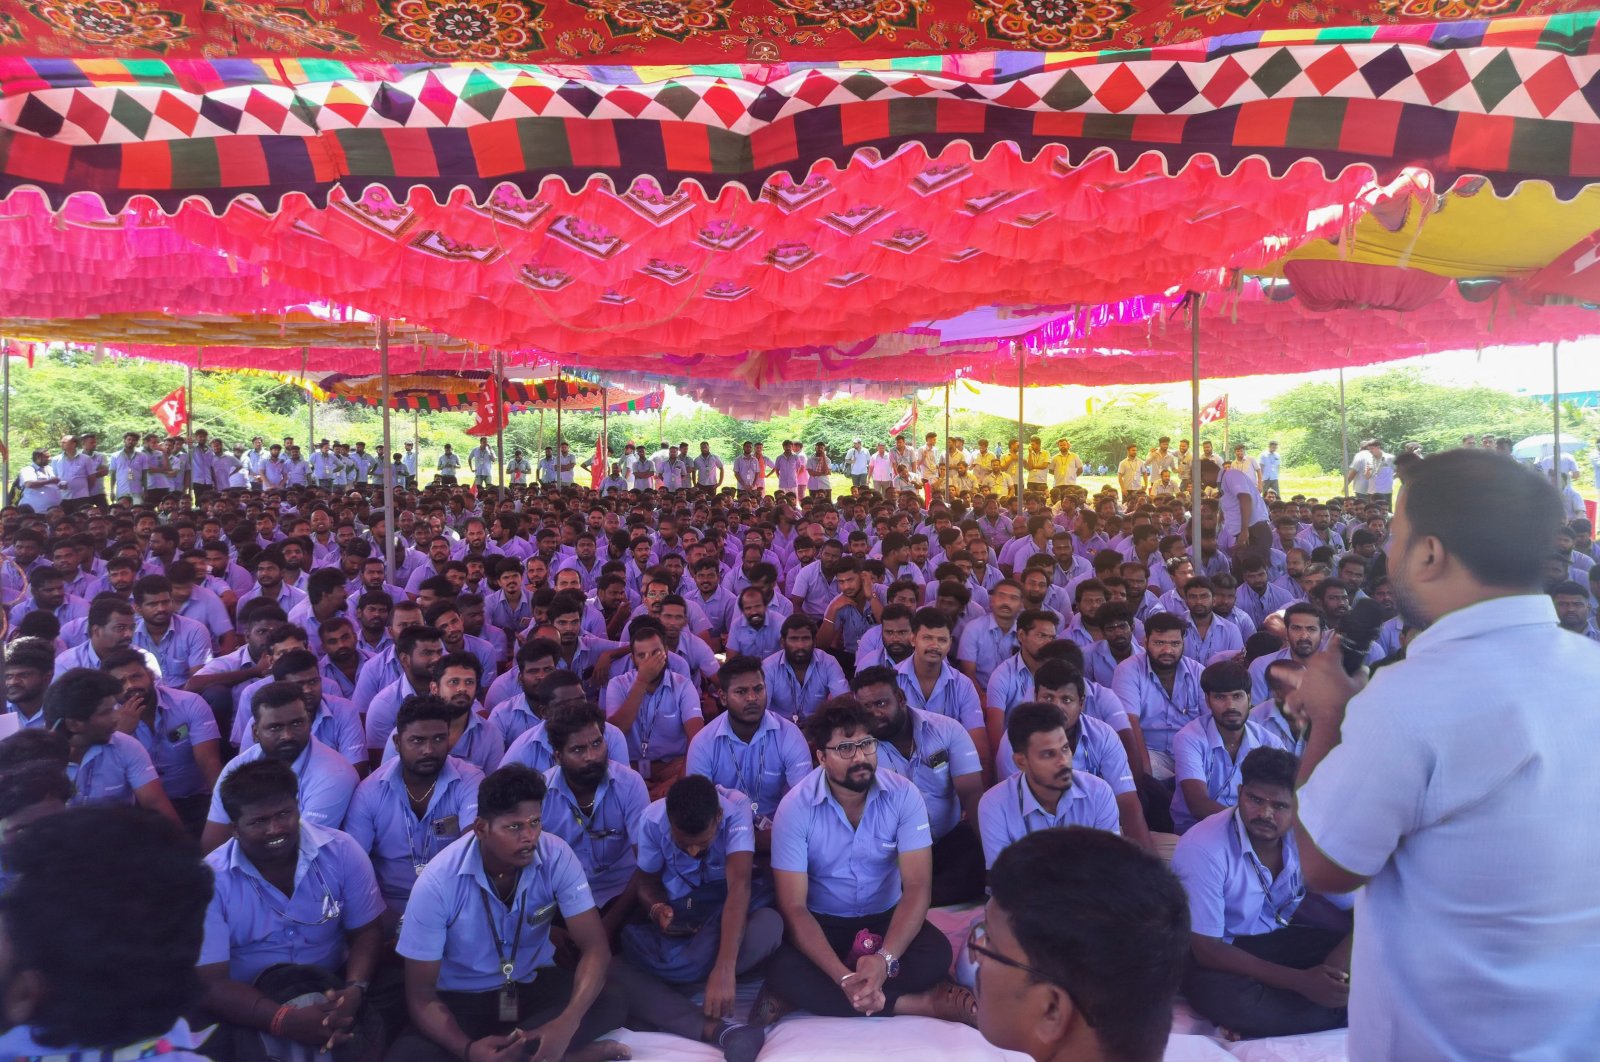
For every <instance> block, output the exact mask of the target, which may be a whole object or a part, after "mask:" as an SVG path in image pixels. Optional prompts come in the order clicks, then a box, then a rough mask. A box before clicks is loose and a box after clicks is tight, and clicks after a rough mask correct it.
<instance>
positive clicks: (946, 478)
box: [944, 383, 950, 505]
mask: <svg viewBox="0 0 1600 1062" xmlns="http://www.w3.org/2000/svg"><path fill="white" fill-rule="evenodd" d="M944 500H945V504H946V505H948V504H949V503H950V385H949V384H948V383H947V384H945V385H944Z"/></svg>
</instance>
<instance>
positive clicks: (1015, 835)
mask: <svg viewBox="0 0 1600 1062" xmlns="http://www.w3.org/2000/svg"><path fill="white" fill-rule="evenodd" d="M1120 822H1121V820H1120V818H1119V817H1118V815H1117V798H1116V797H1115V796H1113V795H1112V793H1111V787H1110V786H1109V785H1107V784H1106V783H1105V782H1103V781H1101V780H1100V779H1099V778H1097V777H1096V776H1094V775H1092V774H1089V773H1087V772H1084V771H1079V770H1076V769H1074V770H1073V772H1072V788H1071V789H1068V790H1067V791H1066V792H1065V793H1063V794H1062V795H1061V799H1060V800H1059V801H1057V803H1056V810H1055V814H1053V815H1052V814H1051V813H1050V812H1048V811H1046V810H1045V809H1044V807H1043V806H1042V805H1040V803H1039V800H1038V798H1037V797H1035V796H1034V795H1033V789H1032V787H1031V786H1029V785H1028V780H1027V779H1026V778H1025V777H1023V776H1022V775H1020V774H1019V775H1015V776H1014V777H1011V778H1007V779H1006V780H1005V781H1003V782H1000V783H998V784H997V785H995V786H994V787H993V788H992V789H990V790H989V791H988V792H987V793H985V794H983V798H982V799H981V800H979V801H978V834H979V836H980V837H982V838H983V860H984V864H985V865H986V866H991V867H992V866H994V861H995V859H996V858H998V857H999V855H1000V853H1001V851H1002V850H1004V849H1005V847H1006V846H1007V845H1009V844H1012V843H1014V842H1016V841H1019V840H1021V839H1022V838H1024V837H1026V836H1027V835H1028V834H1030V833H1032V832H1033V831H1034V830H1047V829H1051V828H1053V827H1056V826H1089V827H1092V828H1093V829H1097V830H1106V831H1108V832H1110V833H1121V832H1122V828H1121V826H1120V825H1119V823H1120Z"/></svg>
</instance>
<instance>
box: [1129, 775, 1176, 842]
mask: <svg viewBox="0 0 1600 1062" xmlns="http://www.w3.org/2000/svg"><path fill="white" fill-rule="evenodd" d="M1135 786H1136V790H1137V792H1138V794H1139V807H1140V809H1142V810H1143V811H1144V822H1145V825H1146V826H1148V827H1150V832H1152V833H1175V832H1176V829H1175V828H1174V826H1173V824H1172V794H1173V793H1174V792H1175V791H1176V789H1175V786H1174V785H1173V783H1171V782H1163V781H1161V780H1160V779H1159V778H1156V777H1154V776H1152V775H1148V774H1147V775H1145V776H1144V777H1143V778H1140V779H1139V780H1138V782H1136V783H1135Z"/></svg>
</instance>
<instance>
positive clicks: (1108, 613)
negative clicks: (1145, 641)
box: [1083, 601, 1144, 687]
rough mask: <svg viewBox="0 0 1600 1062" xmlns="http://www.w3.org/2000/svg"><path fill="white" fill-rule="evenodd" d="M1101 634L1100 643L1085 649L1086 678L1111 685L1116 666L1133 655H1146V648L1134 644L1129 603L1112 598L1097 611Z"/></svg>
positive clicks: (1132, 618)
mask: <svg viewBox="0 0 1600 1062" xmlns="http://www.w3.org/2000/svg"><path fill="white" fill-rule="evenodd" d="M1095 622H1096V623H1098V624H1100V633H1101V635H1102V637H1101V639H1100V640H1099V641H1098V642H1095V643H1094V644H1093V645H1091V646H1089V648H1087V649H1085V650H1084V651H1083V668H1084V671H1083V673H1084V677H1086V678H1088V679H1089V680H1091V681H1093V682H1097V683H1099V684H1100V685H1102V686H1107V687H1109V686H1110V685H1111V682H1112V679H1113V678H1115V677H1116V673H1117V665H1119V664H1121V663H1122V662H1123V661H1124V660H1126V659H1128V658H1129V657H1131V656H1143V655H1144V650H1143V649H1141V648H1139V647H1138V646H1137V645H1135V644H1134V641H1133V625H1134V622H1135V620H1134V617H1133V613H1132V611H1130V610H1129V608H1128V606H1127V605H1124V604H1121V603H1120V602H1116V601H1112V602H1109V603H1107V604H1106V605H1104V606H1103V607H1102V608H1101V609H1100V611H1099V612H1097V613H1096V614H1095Z"/></svg>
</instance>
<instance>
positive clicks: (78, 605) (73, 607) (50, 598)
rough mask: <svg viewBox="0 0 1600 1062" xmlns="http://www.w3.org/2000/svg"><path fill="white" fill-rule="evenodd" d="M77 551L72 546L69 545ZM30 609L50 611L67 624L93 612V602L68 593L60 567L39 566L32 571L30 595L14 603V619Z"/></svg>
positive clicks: (12, 611) (15, 620) (12, 619)
mask: <svg viewBox="0 0 1600 1062" xmlns="http://www.w3.org/2000/svg"><path fill="white" fill-rule="evenodd" d="M65 548H66V549H67V550H71V551H72V552H73V553H74V554H76V552H77V551H76V550H72V547H70V546H68V547H65ZM30 612H47V613H49V614H50V615H52V616H54V617H55V618H56V620H57V621H58V622H59V623H61V624H62V625H63V626H65V625H66V624H68V623H71V622H72V621H73V620H78V619H83V618H84V617H85V616H87V615H88V614H89V602H87V601H85V600H84V599H83V598H82V597H79V596H78V595H76V594H69V593H67V583H66V580H65V579H64V578H63V577H62V574H61V572H60V570H59V569H56V568H35V569H34V570H33V571H31V572H29V573H28V596H27V597H25V598H23V599H22V600H21V601H19V602H17V603H16V604H15V605H13V606H12V607H11V622H12V623H19V622H21V620H22V617H24V616H26V615H28V614H29V613H30Z"/></svg>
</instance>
